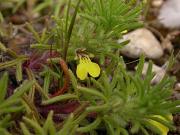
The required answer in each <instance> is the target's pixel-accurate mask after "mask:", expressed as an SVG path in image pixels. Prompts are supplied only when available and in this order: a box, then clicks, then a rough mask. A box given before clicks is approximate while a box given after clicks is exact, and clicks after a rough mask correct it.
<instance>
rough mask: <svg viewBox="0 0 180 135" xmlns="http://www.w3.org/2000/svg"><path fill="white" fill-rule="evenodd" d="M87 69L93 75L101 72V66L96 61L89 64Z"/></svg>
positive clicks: (95, 75) (96, 75)
mask: <svg viewBox="0 0 180 135" xmlns="http://www.w3.org/2000/svg"><path fill="white" fill-rule="evenodd" d="M87 71H88V73H89V74H90V75H91V76H92V77H98V76H99V74H100V67H99V65H98V64H96V63H94V62H90V63H88V64H87Z"/></svg>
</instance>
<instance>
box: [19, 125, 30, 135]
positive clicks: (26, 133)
mask: <svg viewBox="0 0 180 135" xmlns="http://www.w3.org/2000/svg"><path fill="white" fill-rule="evenodd" d="M20 127H21V129H22V132H23V134H24V135H31V133H30V131H29V130H28V128H27V127H26V125H25V124H24V123H23V122H21V123H20Z"/></svg>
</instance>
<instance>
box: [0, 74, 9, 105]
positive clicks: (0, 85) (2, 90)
mask: <svg viewBox="0 0 180 135" xmlns="http://www.w3.org/2000/svg"><path fill="white" fill-rule="evenodd" d="M7 85H8V73H7V72H5V73H4V74H3V76H2V78H1V79H0V102H2V101H4V98H5V96H6V91H7Z"/></svg>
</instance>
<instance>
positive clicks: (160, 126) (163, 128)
mask: <svg viewBox="0 0 180 135" xmlns="http://www.w3.org/2000/svg"><path fill="white" fill-rule="evenodd" d="M154 117H157V118H160V119H162V120H166V121H167V119H166V118H164V117H162V116H160V115H154ZM168 117H169V118H170V119H171V120H172V119H173V117H172V115H169V116H168ZM149 122H150V123H151V124H152V125H154V126H156V127H157V128H158V129H159V130H160V131H161V133H162V134H161V135H167V134H168V132H169V128H168V127H166V126H165V125H163V124H161V123H159V122H157V121H154V120H149Z"/></svg>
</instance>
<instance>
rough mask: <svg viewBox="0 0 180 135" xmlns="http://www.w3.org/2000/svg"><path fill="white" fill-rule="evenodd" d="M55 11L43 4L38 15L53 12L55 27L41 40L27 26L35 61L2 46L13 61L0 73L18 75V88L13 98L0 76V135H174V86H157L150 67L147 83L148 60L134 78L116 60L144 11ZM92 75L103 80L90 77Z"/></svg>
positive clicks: (95, 5) (105, 1)
mask: <svg viewBox="0 0 180 135" xmlns="http://www.w3.org/2000/svg"><path fill="white" fill-rule="evenodd" d="M52 3H53V1H51V0H46V1H43V2H41V3H38V4H37V5H36V6H35V7H34V8H33V12H34V13H37V12H38V13H41V12H42V11H43V10H44V9H46V8H47V7H49V6H50V7H51V8H52V9H54V10H53V11H54V12H51V13H52V14H53V16H52V20H50V24H53V25H50V26H49V27H48V28H44V29H43V30H42V31H41V32H39V31H36V29H35V28H34V27H33V24H31V23H26V24H25V26H26V27H27V30H29V31H30V32H31V33H32V34H33V36H34V40H35V41H36V42H35V43H34V44H31V48H36V50H38V52H39V54H38V55H35V54H34V53H32V55H31V56H29V58H28V57H26V56H24V55H18V54H16V53H15V52H14V51H12V50H11V49H9V48H7V47H5V45H4V44H2V43H0V49H1V50H2V52H3V53H5V54H7V55H8V56H9V57H10V60H9V61H6V62H2V63H0V69H3V70H4V69H6V68H9V69H10V68H14V67H15V69H16V73H15V74H13V75H14V76H16V81H17V85H19V87H18V88H16V89H15V90H13V91H14V92H13V94H12V95H11V96H9V95H8V94H7V93H8V91H9V86H11V85H10V84H9V82H11V81H8V73H7V72H5V73H4V74H3V75H2V78H1V80H0V93H1V94H0V134H3V135H11V134H13V135H15V134H18V135H19V134H20V135H21V134H22V135H34V134H37V135H75V134H87V135H88V134H90V135H98V134H107V135H121V134H122V135H128V134H145V135H151V134H162V132H163V133H165V134H167V132H168V130H169V129H170V130H173V129H174V126H173V122H172V120H171V118H170V116H171V115H172V114H175V113H179V112H180V110H179V107H178V105H179V104H180V101H172V100H171V99H170V96H171V94H172V88H173V84H174V81H175V79H174V78H172V77H168V76H167V75H166V76H164V78H163V79H162V80H161V81H160V82H159V83H158V84H156V85H153V84H151V81H152V79H153V77H154V73H153V72H152V64H153V62H152V61H150V62H149V67H148V70H147V73H146V76H145V77H142V69H143V65H144V61H145V58H144V56H142V57H141V58H140V61H139V64H138V66H137V69H136V71H135V72H134V73H131V72H129V71H128V70H127V69H126V64H125V62H124V60H123V58H122V57H121V56H120V55H119V49H120V48H121V47H123V46H124V45H126V44H127V43H128V42H129V41H125V42H122V43H120V44H119V43H117V40H118V39H119V38H122V36H123V34H124V33H125V32H128V31H130V30H132V29H135V28H137V27H139V26H142V24H141V23H140V22H139V16H140V14H141V10H142V4H139V5H136V4H135V1H134V0H78V1H73V0H68V1H62V3H61V2H60V1H58V5H59V6H60V7H61V6H63V12H62V13H61V14H60V7H58V6H54V5H53V4H52ZM52 9H51V11H52ZM27 59H29V60H28V62H27V63H25V61H27ZM77 59H78V60H80V64H79V65H81V71H82V72H84V73H85V75H86V76H85V77H83V78H81V80H79V79H78V78H77V77H76V75H75V70H76V69H77V68H76V66H77V64H76V60H77ZM90 59H92V61H94V62H92V61H91V60H90ZM96 63H98V64H99V65H98V64H96ZM93 65H94V66H96V67H95V68H94V69H91V71H89V70H88V68H90V66H93ZM169 65H171V63H170V64H169ZM86 66H87V67H86ZM100 68H101V69H100ZM96 70H98V71H96ZM99 70H101V73H100V72H99ZM76 72H77V71H76ZM89 72H90V73H92V74H93V73H94V74H95V75H94V77H97V76H99V77H97V78H93V77H89V76H88V75H87V74H88V73H89ZM80 74H81V73H80ZM92 74H91V75H92ZM77 76H78V74H77ZM92 76H93V75H92ZM24 79H26V80H24ZM13 121H14V122H13ZM162 126H164V127H165V129H167V130H166V131H164V130H162Z"/></svg>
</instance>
